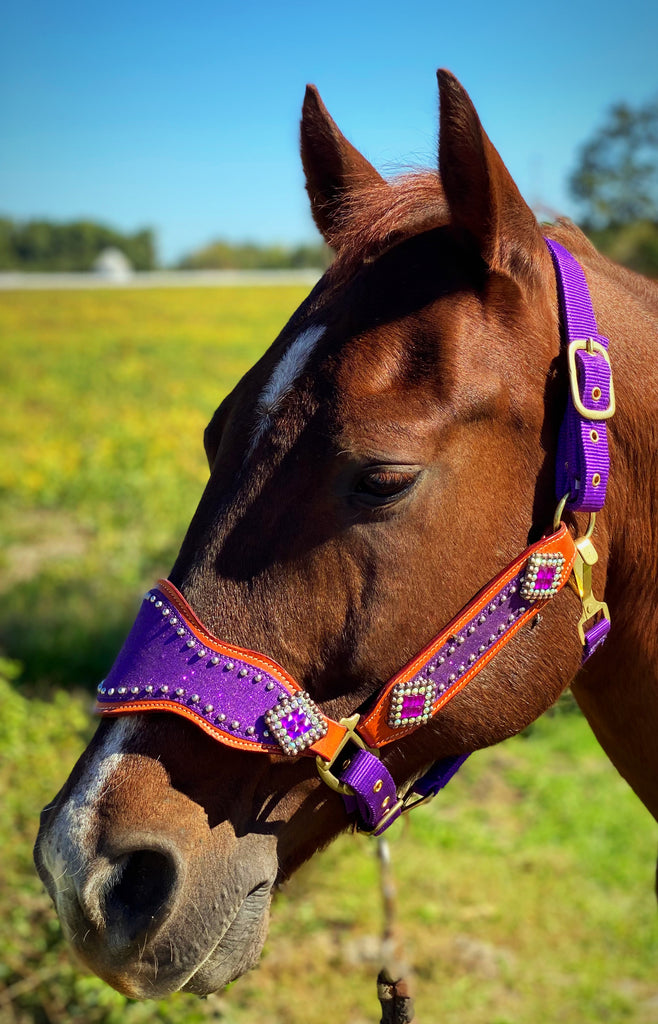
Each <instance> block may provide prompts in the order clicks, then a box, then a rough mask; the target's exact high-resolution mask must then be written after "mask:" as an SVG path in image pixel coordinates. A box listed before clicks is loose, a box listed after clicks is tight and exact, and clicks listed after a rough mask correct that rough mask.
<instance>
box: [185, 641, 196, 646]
mask: <svg viewBox="0 0 658 1024" xmlns="http://www.w3.org/2000/svg"><path fill="white" fill-rule="evenodd" d="M187 646H188V647H196V640H188V641H187Z"/></svg>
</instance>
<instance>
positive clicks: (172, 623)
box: [169, 615, 178, 626]
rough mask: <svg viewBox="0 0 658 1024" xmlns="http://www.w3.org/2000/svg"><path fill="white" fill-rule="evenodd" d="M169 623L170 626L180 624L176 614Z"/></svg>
mask: <svg viewBox="0 0 658 1024" xmlns="http://www.w3.org/2000/svg"><path fill="white" fill-rule="evenodd" d="M169 625H170V626H177V625H178V619H177V618H176V616H175V615H174V617H173V619H169Z"/></svg>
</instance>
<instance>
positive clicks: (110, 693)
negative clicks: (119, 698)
mask: <svg viewBox="0 0 658 1024" xmlns="http://www.w3.org/2000/svg"><path fill="white" fill-rule="evenodd" d="M146 689H147V690H148V686H147V687H146ZM107 692H108V696H110V697H111V696H112V695H113V693H114V687H113V686H111V687H110V688H109V690H108V691H107Z"/></svg>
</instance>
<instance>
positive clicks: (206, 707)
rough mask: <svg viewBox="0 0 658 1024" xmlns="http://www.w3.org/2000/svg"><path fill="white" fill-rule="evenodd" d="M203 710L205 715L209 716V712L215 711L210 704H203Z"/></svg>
mask: <svg viewBox="0 0 658 1024" xmlns="http://www.w3.org/2000/svg"><path fill="white" fill-rule="evenodd" d="M203 710H204V713H205V714H206V715H209V714H210V713H211V711H214V710H215V709H214V707H213V706H212V704H205V705H204V708H203Z"/></svg>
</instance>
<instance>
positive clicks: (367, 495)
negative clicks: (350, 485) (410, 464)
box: [354, 469, 418, 506]
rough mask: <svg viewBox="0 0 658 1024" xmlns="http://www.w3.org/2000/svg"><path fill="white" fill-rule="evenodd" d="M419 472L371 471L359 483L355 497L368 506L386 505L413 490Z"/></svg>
mask: <svg viewBox="0 0 658 1024" xmlns="http://www.w3.org/2000/svg"><path fill="white" fill-rule="evenodd" d="M417 477H418V473H417V472H415V471H414V472H411V471H410V470H401V469H370V470H368V471H367V472H366V473H364V474H363V476H361V477H360V479H359V480H358V481H357V484H356V487H355V488H354V494H355V496H356V497H357V498H358V499H359V500H361V501H364V502H365V503H366V504H368V505H371V506H372V505H386V504H388V503H390V502H393V501H395V500H396V499H397V498H401V497H402V496H403V495H405V494H406V493H407V491H409V490H411V488H412V487H413V485H414V483H415V482H416V479H417Z"/></svg>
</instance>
